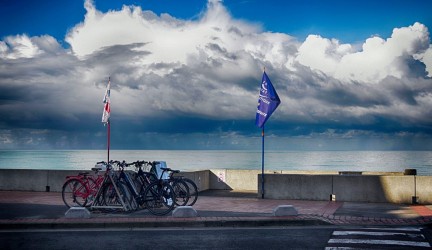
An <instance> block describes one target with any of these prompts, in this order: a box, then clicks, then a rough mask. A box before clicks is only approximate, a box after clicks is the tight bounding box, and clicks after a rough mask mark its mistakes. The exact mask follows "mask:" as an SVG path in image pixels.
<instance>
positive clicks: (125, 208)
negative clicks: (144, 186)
mask: <svg viewBox="0 0 432 250" xmlns="http://www.w3.org/2000/svg"><path fill="white" fill-rule="evenodd" d="M107 178H109V180H110V181H111V183H112V184H113V186H114V189H115V191H116V195H117V198H118V200H120V203H121V204H119V205H104V204H100V196H101V195H102V189H101V188H100V189H99V190H98V192H97V194H96V197H95V199H94V202H93V204H92V205H91V207H90V209H91V210H97V209H120V210H123V211H125V212H127V211H130V210H132V209H131V207H130V205H129V204H126V203H125V202H124V201H123V199H122V195H121V193H120V191H119V189H118V187H117V185H116V182H115V181H114V178H113V177H112V174H109V175H108V177H105V180H104V181H103V184H104V183H106V181H107ZM103 184H102V185H101V187H102V186H103Z"/></svg>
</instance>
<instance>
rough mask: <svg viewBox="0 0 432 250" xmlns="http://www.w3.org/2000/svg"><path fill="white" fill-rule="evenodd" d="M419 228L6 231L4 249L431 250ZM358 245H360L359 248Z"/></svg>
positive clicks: (0, 239)
mask: <svg viewBox="0 0 432 250" xmlns="http://www.w3.org/2000/svg"><path fill="white" fill-rule="evenodd" d="M430 241H431V232H430V229H428V228H418V227H400V226H399V227H378V228H377V227H373V228H368V227H353V226H300V227H296V226H291V227H257V228H160V229H158V228H151V229H140V228H129V229H116V228H110V229H74V230H71V229H68V230H9V231H8V230H2V231H0V249H4V250H7V249H46V250H50V249H105V250H108V249H122V250H123V249H141V250H142V249H260V250H261V249H265V250H267V249H326V247H329V248H330V249H334V248H332V247H335V246H337V247H359V246H360V247H361V249H372V248H373V249H430V243H429V242H430ZM358 244H360V245H358Z"/></svg>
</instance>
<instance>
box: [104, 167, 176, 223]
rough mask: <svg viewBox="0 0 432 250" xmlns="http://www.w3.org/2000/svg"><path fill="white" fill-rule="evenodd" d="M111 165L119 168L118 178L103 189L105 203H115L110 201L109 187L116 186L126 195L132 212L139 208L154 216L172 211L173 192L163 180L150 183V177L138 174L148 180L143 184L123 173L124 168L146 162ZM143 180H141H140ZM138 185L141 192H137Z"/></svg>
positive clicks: (111, 189) (110, 192)
mask: <svg viewBox="0 0 432 250" xmlns="http://www.w3.org/2000/svg"><path fill="white" fill-rule="evenodd" d="M113 163H115V164H117V166H119V171H118V176H117V179H116V180H115V182H113V183H109V184H106V185H105V186H104V187H103V191H102V193H103V197H104V200H105V203H110V202H111V203H116V202H117V201H116V200H115V199H114V200H113V199H112V197H115V196H114V195H113V193H114V189H113V188H111V186H118V187H121V189H125V190H124V191H125V193H128V195H127V199H126V201H127V202H128V204H129V207H130V208H131V209H132V210H136V209H138V208H139V207H140V206H142V207H144V208H146V209H148V210H149V211H150V213H152V214H154V215H166V214H168V213H169V212H171V211H172V210H173V209H174V200H175V196H174V190H173V188H172V187H171V185H169V183H168V182H167V181H165V180H163V179H155V180H153V181H151V182H150V177H154V176H152V175H144V172H143V171H142V173H140V176H141V177H142V176H146V177H147V178H148V179H144V183H142V182H141V183H137V182H134V181H133V180H134V178H132V177H131V175H130V174H129V173H126V172H125V171H124V168H125V167H128V166H131V165H135V166H141V165H142V164H143V163H146V162H139V161H138V162H133V163H126V162H125V161H123V162H119V161H114V162H113ZM142 180H143V179H142ZM138 185H140V187H139V188H141V191H140V192H138V191H137V186H138Z"/></svg>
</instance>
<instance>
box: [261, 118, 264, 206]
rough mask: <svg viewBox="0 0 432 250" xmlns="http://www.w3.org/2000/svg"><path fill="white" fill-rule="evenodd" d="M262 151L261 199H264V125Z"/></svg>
mask: <svg viewBox="0 0 432 250" xmlns="http://www.w3.org/2000/svg"><path fill="white" fill-rule="evenodd" d="M261 137H262V150H261V198H262V199H264V125H263V127H262V133H261Z"/></svg>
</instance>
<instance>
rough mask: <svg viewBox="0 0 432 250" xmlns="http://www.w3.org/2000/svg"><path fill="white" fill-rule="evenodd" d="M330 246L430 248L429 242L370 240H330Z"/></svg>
mask: <svg viewBox="0 0 432 250" xmlns="http://www.w3.org/2000/svg"><path fill="white" fill-rule="evenodd" d="M328 243H331V244H373V245H399V246H413V247H430V246H431V245H430V244H429V242H424V241H420V242H419V241H404V240H370V239H330V240H329V241H328Z"/></svg>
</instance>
